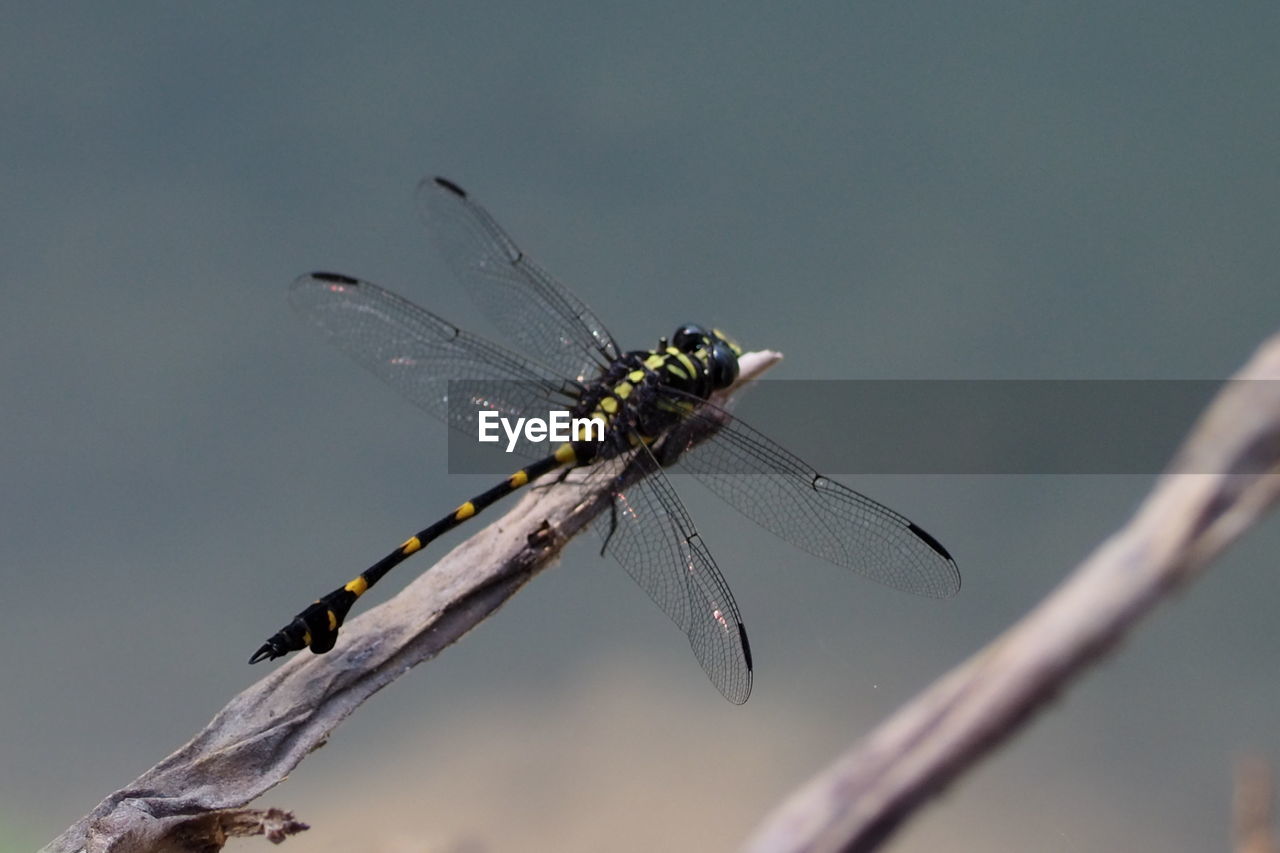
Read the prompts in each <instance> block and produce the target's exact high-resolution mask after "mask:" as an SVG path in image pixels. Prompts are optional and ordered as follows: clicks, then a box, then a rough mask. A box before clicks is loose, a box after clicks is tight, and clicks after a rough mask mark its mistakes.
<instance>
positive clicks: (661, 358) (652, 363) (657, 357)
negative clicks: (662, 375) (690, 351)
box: [644, 347, 680, 370]
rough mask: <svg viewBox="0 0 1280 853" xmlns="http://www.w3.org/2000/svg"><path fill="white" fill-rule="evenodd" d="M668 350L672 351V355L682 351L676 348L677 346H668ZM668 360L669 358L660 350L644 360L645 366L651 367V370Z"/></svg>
mask: <svg viewBox="0 0 1280 853" xmlns="http://www.w3.org/2000/svg"><path fill="white" fill-rule="evenodd" d="M667 352H668V353H670V354H671V355H675V354H676V353H678V352H680V350H678V349H676V348H675V347H667ZM666 360H667V357H666V356H665V355H663V354H662V353H660V352H655V353H654V354H653V355H651V356H649V357H648V358H646V359H645V360H644V366H645V367H647V368H649V369H650V370H657V369H658V368H659V367H662V365H663V363H664V362H665V361H666Z"/></svg>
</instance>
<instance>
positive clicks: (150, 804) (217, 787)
mask: <svg viewBox="0 0 1280 853" xmlns="http://www.w3.org/2000/svg"><path fill="white" fill-rule="evenodd" d="M779 358H781V356H780V355H778V354H777V353H772V352H758V353H748V354H746V355H744V356H743V357H742V359H741V366H742V369H741V376H740V378H739V381H738V383H737V384H735V386H734V387H733V388H731V389H729V392H728V393H727V394H724V395H717V399H718V400H719V401H721V402H723V400H724V399H725V398H727V396H728V394H731V393H732V392H734V391H736V390H737V388H738V387H739V386H740V385H741V384H742V383H743V382H747V381H749V380H751V379H754V378H756V377H757V376H759V375H760V374H761V373H763V372H764V371H765V370H767V369H768V368H769V367H771V366H772V365H773V364H775V363H776V362H777V361H778V359H779ZM703 437H704V438H705V436H703ZM552 476H554V475H552ZM608 502H609V498H608V494H607V493H598V494H584V492H583V490H582V489H575V488H570V487H565V488H555V489H544V490H536V489H535V490H533V491H531V492H530V493H528V494H526V495H525V496H524V498H523V499H522V500H521V501H520V502H519V503H517V504H516V506H515V507H514V508H513V509H512V510H511V511H510V512H509V513H507V514H506V516H504V517H502V518H500V519H499V520H498V521H496V522H494V523H493V524H491V525H489V526H488V527H486V528H485V529H483V530H482V531H480V532H479V533H477V534H476V535H475V536H473V537H471V538H470V539H468V540H467V541H466V542H464V543H462V544H461V545H459V546H458V547H456V548H454V549H453V551H451V552H450V553H449V554H448V555H446V556H445V557H444V558H443V559H441V560H440V561H439V562H437V563H436V564H435V565H434V566H432V567H431V569H430V571H426V572H424V573H423V574H422V576H421V577H419V578H418V579H417V580H415V581H414V582H413V583H411V584H410V585H409V586H407V587H406V588H405V589H404V590H403V591H402V592H401V593H400V594H399V595H397V596H395V597H394V598H392V599H391V600H389V601H387V602H385V603H384V604H382V605H380V606H378V607H376V608H373V609H371V610H368V611H365V612H364V613H363V614H361V615H359V616H357V617H355V618H353V619H352V620H351V621H349V622H348V623H347V624H346V625H344V626H343V628H342V636H341V638H340V640H339V645H338V647H337V648H336V649H334V651H332V652H330V653H329V654H327V655H323V656H318V655H311V654H298V655H295V656H294V657H293V658H291V659H290V660H288V661H287V662H285V663H284V664H283V665H281V666H279V667H278V668H276V669H274V670H272V671H271V672H270V673H269V674H268V675H267V676H266V677H265V678H263V679H261V680H260V681H258V682H257V683H256V684H254V685H253V686H252V687H250V688H249V689H247V690H245V691H244V692H243V693H241V694H240V695H238V696H236V697H235V698H234V699H232V700H231V701H230V702H229V703H228V704H227V705H226V707H224V708H223V709H222V710H221V711H219V712H218V714H217V715H216V716H215V717H214V718H213V720H212V721H210V722H209V724H208V725H207V726H205V728H204V729H203V730H202V731H201V732H200V733H199V734H197V735H196V736H195V737H194V738H192V740H191V741H190V742H188V743H187V744H186V745H185V746H183V747H181V748H180V749H179V750H178V751H176V752H174V753H173V754H172V755H170V756H169V757H168V758H165V759H164V760H163V761H161V762H160V763H159V764H157V765H156V766H155V767H153V768H151V769H150V770H148V771H147V772H146V773H144V774H142V775H141V776H140V777H138V778H137V779H136V780H134V782H133V783H132V784H130V785H129V786H128V787H126V788H122V789H121V790H119V791H116V792H115V793H113V794H111V795H110V796H108V797H107V798H106V799H105V800H103V801H102V802H101V803H100V804H99V805H98V806H97V808H95V809H94V810H93V811H92V812H90V813H89V814H88V815H86V816H85V817H83V818H81V819H80V820H79V821H77V822H76V823H75V824H74V825H72V826H71V827H69V828H68V829H67V830H66V831H65V832H63V833H62V835H60V836H59V837H58V838H56V839H55V840H54V841H52V842H50V844H49V845H48V846H46V847H45V851H47V853H73V851H89V853H142V851H148V853H150V851H166V853H168V851H173V853H193V851H200V853H212V851H216V850H219V849H221V847H222V845H223V844H224V843H225V841H226V839H227V838H228V837H229V836H232V835H254V834H264V835H266V836H267V837H268V838H269V839H271V840H273V841H280V840H283V839H284V837H285V836H287V835H289V834H292V833H295V832H298V831H300V830H302V829H306V825H305V824H301V823H299V822H298V821H296V820H294V819H293V816H292V815H290V814H287V813H284V812H280V811H278V810H275V809H269V810H264V811H259V810H254V809H245V808H242V807H243V806H244V805H246V804H247V803H249V802H251V801H253V800H254V799H255V798H257V797H258V796H260V795H261V794H263V793H264V792H265V791H267V790H268V789H269V788H271V787H273V786H274V785H276V784H278V783H279V782H281V781H282V780H283V779H284V778H285V776H287V775H288V774H289V773H290V772H291V771H292V770H293V769H294V768H295V767H296V766H297V765H298V764H299V763H300V762H301V761H302V759H304V758H305V757H306V756H307V754H308V753H310V752H311V751H312V750H314V749H316V748H318V747H320V746H321V745H323V744H324V742H325V740H326V739H327V738H328V736H329V733H330V732H332V731H333V729H334V728H335V727H336V726H337V725H338V723H340V722H342V720H343V719H344V718H346V716H347V715H348V714H350V713H351V712H353V711H354V710H355V709H356V708H357V707H359V706H360V704H361V703H362V702H364V701H365V700H366V699H368V698H369V697H370V696H371V695H373V694H374V693H376V692H377V691H378V690H380V689H382V688H383V687H385V686H386V685H388V684H390V683H391V682H392V681H394V680H395V679H397V678H399V677H400V676H401V675H403V674H405V673H406V672H407V671H408V670H409V669H410V668H411V667H413V666H415V665H417V664H419V663H421V662H423V661H425V660H429V659H430V658H433V657H435V656H436V655H437V654H438V653H439V652H440V651H441V650H443V649H444V648H445V647H446V646H448V645H450V644H451V643H453V642H454V641H455V640H457V639H458V638H459V637H461V636H462V635H463V634H465V633H466V632H467V631H469V630H470V629H471V628H473V627H475V626H476V625H477V624H479V622H480V621H481V620H483V619H484V618H485V617H487V616H488V615H489V614H491V613H493V612H494V611H495V610H497V609H498V607H500V606H501V605H502V604H503V603H504V602H505V601H506V600H507V599H508V598H510V597H511V596H512V595H514V594H515V592H516V591H517V590H518V589H520V587H522V586H524V584H525V583H526V582H528V581H529V579H530V578H532V577H533V576H534V575H535V574H537V573H538V572H539V571H540V570H542V569H543V568H545V567H546V566H547V565H548V564H550V563H551V562H552V561H553V560H554V559H555V558H556V557H557V556H558V555H559V553H560V551H561V549H563V547H564V546H565V544H566V543H567V542H568V541H569V540H570V539H571V538H573V537H574V536H576V535H577V534H578V533H579V532H580V531H581V530H583V529H584V528H585V527H586V525H587V524H588V523H589V522H590V521H591V520H592V519H593V518H595V516H596V515H598V514H599V513H600V511H601V510H602V509H604V507H605V506H607V505H608Z"/></svg>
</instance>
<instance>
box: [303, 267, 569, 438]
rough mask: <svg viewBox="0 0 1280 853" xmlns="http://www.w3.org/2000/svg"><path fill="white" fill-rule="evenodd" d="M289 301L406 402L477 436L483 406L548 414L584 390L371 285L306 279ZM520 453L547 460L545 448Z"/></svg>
mask: <svg viewBox="0 0 1280 853" xmlns="http://www.w3.org/2000/svg"><path fill="white" fill-rule="evenodd" d="M289 302H290V303H291V304H292V305H293V307H294V308H295V309H296V310H297V311H298V313H299V314H301V315H302V316H303V317H305V318H306V319H307V320H309V321H311V322H312V323H314V324H315V325H317V326H319V327H320V329H321V330H322V331H323V332H324V333H325V335H326V336H327V337H328V338H329V340H330V341H331V342H332V343H333V344H334V345H335V346H337V347H338V348H339V349H341V350H343V351H344V352H346V353H347V355H349V356H351V357H352V358H353V359H355V360H356V361H357V362H359V363H360V364H361V365H362V366H364V367H365V368H366V369H368V370H369V371H370V372H372V373H373V374H374V375H376V376H378V377H379V378H380V379H382V380H383V381H384V382H386V383H387V384H388V385H390V386H391V387H392V388H394V389H395V390H397V391H399V392H400V394H401V395H403V396H404V397H405V398H406V399H407V400H409V401H410V402H412V403H414V404H415V405H417V406H418V407H420V408H421V409H423V410H425V411H427V412H429V413H430V414H432V415H435V416H436V417H437V418H440V419H441V420H442V421H444V422H446V423H448V424H449V425H450V426H452V427H455V428H457V429H459V430H462V431H463V432H464V433H465V434H467V435H470V436H472V437H474V436H475V435H476V420H477V418H478V414H479V410H480V409H481V408H487V409H492V410H494V411H497V412H499V413H501V414H503V415H505V416H507V417H532V416H536V417H546V415H547V411H548V409H549V408H557V409H563V408H571V407H572V405H573V403H574V401H576V399H577V395H578V393H579V392H580V390H581V389H580V387H579V386H577V385H576V384H574V383H571V382H566V381H564V380H561V379H557V378H556V377H554V376H552V375H550V374H549V373H548V372H547V371H546V369H545V368H543V367H541V366H540V365H538V364H536V363H535V362H532V361H530V360H528V359H525V358H522V357H521V356H519V355H516V354H515V353H513V352H510V351H508V350H506V349H504V348H503V347H500V346H498V345H497V344H494V343H492V342H490V341H487V340H485V339H484V338H481V337H479V336H477V335H472V334H470V333H468V332H464V331H462V330H460V329H458V328H457V327H456V326H454V325H453V324H451V323H449V322H447V321H446V320H443V319H442V318H440V317H437V316H436V315H435V314H432V313H431V312H430V311H427V310H425V309H423V308H419V307H418V306H417V305H414V304H413V303H412V302H410V301H409V300H407V299H404V298H403V297H400V296H397V295H396V294H394V293H392V292H390V291H388V290H384V289H383V288H381V287H378V286H377V285H376V284H372V283H370V282H367V281H360V280H358V279H354V278H349V277H347V276H343V275H337V274H335V273H313V274H311V275H304V276H302V277H301V278H299V279H297V280H296V281H295V282H294V283H293V285H292V286H291V287H290V289H289ZM451 380H452V382H453V385H452V390H453V392H454V397H455V399H454V405H452V406H451V405H450V404H449V391H450V381H451ZM459 397H461V399H458V398H459ZM516 449H517V450H518V451H521V452H523V453H525V455H533V456H543V455H546V445H545V443H544V444H540V445H531V446H527V447H526V446H524V445H521V446H518V447H517V448H516Z"/></svg>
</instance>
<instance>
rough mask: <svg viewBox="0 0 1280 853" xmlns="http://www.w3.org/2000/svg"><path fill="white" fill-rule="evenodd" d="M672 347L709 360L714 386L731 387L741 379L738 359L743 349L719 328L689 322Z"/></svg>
mask: <svg viewBox="0 0 1280 853" xmlns="http://www.w3.org/2000/svg"><path fill="white" fill-rule="evenodd" d="M671 344H672V346H674V347H675V348H676V349H678V350H680V351H681V352H684V353H688V354H690V355H694V356H697V357H698V358H700V359H702V360H704V361H705V363H706V365H707V371H708V373H709V375H710V376H711V384H712V387H714V388H716V389H720V388H728V387H729V386H730V385H732V384H733V381H734V380H735V379H737V378H738V356H740V355H742V347H740V346H738V345H737V344H736V343H734V341H733V339H732V338H730V337H728V336H727V335H725V334H724V333H722V332H721V331H720V330H719V329H710V330H708V329H706V328H705V327H703V326H698V325H696V324H694V323H686V324H685V325H683V326H681V327H680V328H678V329H676V333H675V334H674V335H672V336H671Z"/></svg>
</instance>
